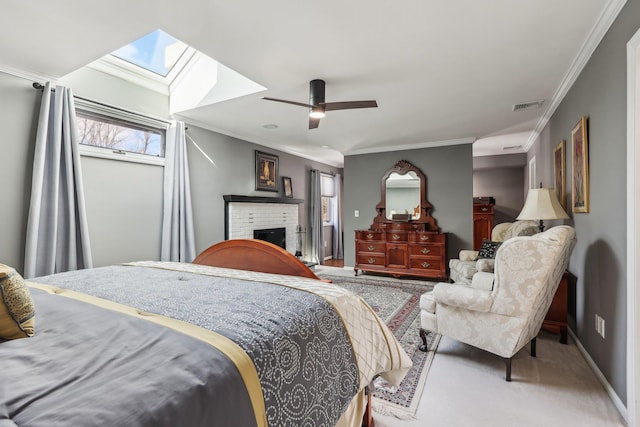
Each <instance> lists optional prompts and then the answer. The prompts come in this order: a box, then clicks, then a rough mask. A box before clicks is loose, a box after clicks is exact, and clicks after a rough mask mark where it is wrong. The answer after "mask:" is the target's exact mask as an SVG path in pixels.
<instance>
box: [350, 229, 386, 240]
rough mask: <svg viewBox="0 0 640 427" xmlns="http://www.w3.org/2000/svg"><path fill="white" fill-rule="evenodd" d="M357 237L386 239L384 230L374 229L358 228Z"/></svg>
mask: <svg viewBox="0 0 640 427" xmlns="http://www.w3.org/2000/svg"><path fill="white" fill-rule="evenodd" d="M356 239H357V240H378V241H384V232H383V231H373V230H358V231H356Z"/></svg>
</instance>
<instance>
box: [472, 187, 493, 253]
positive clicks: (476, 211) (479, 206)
mask: <svg viewBox="0 0 640 427" xmlns="http://www.w3.org/2000/svg"><path fill="white" fill-rule="evenodd" d="M495 203H496V201H495V199H494V198H493V197H474V198H473V250H474V251H479V250H480V247H481V246H482V241H483V240H484V239H487V240H491V230H493V223H494V211H493V207H494V205H495Z"/></svg>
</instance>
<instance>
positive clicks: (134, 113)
mask: <svg viewBox="0 0 640 427" xmlns="http://www.w3.org/2000/svg"><path fill="white" fill-rule="evenodd" d="M32 86H33V88H34V89H36V90H44V85H43V84H42V83H38V82H33V85H32ZM51 90H52V91H53V92H55V91H56V89H55V88H52V89H51ZM73 97H74V98H78V99H81V100H83V101H87V102H91V103H93V104H96V105H100V106H102V107H107V108H113V109H114V110H118V111H122V112H123V113H127V114H133V115H135V116H140V117H144V118H145V119H150V120H156V121H158V122H163V123H167V124H169V123H170V122H169V121H168V120H164V119H158V118H157V117H151V116H147V115H145V114H140V113H137V112H135V111H129V110H125V109H124V108H120V107H116V106H114V105H110V104H105V103H104V102H99V101H94V100H93V99H89V98H84V97H82V96H78V95H73Z"/></svg>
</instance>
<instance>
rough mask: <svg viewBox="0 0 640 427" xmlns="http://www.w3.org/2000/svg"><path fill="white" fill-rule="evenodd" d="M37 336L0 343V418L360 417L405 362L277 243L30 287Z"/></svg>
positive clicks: (229, 246)
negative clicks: (369, 392) (371, 394)
mask: <svg viewBox="0 0 640 427" xmlns="http://www.w3.org/2000/svg"><path fill="white" fill-rule="evenodd" d="M27 286H28V289H29V293H30V296H31V298H32V300H33V304H34V306H35V313H36V318H35V320H36V327H35V334H34V335H33V336H32V337H30V338H26V339H12V340H6V341H1V342H0V360H1V361H2V365H1V368H0V427H17V426H20V427H39V426H47V427H57V426H60V427H68V426H74V427H76V426H83V427H84V426H127V427H136V426H139V427H147V426H153V427H163V426H167V427H169V426H172V427H176V426H180V427H190V426H193V427H196V426H198V427H199V426H243V427H244V426H247V427H249V426H256V427H260V426H278V427H280V426H309V427H313V426H334V425H339V426H359V425H361V422H362V420H363V415H364V418H365V419H366V421H367V422H368V423H372V420H371V417H370V413H367V407H368V405H367V397H366V394H365V390H366V387H367V385H368V384H369V383H370V382H371V381H372V380H373V379H374V377H376V376H378V375H381V376H383V377H384V378H385V379H386V380H387V381H389V382H391V383H395V384H398V383H399V382H400V381H401V379H402V378H403V377H404V375H405V374H406V372H407V371H408V369H409V368H410V366H411V360H410V359H409V358H408V356H407V355H406V353H405V352H404V351H403V350H402V348H401V347H400V345H399V343H398V342H397V341H396V340H395V338H394V337H393V335H392V334H391V332H390V331H389V329H388V328H387V327H386V326H385V325H384V323H383V322H382V321H381V320H380V319H379V318H378V317H377V316H376V315H375V313H373V311H372V309H371V308H370V307H369V306H368V305H367V304H366V303H365V302H364V301H363V300H362V299H361V298H360V297H358V296H356V295H354V294H352V293H350V292H348V291H346V290H344V289H342V288H340V287H338V286H336V285H332V284H330V283H327V282H324V281H321V280H319V279H318V277H317V276H316V275H315V274H314V273H313V272H312V271H311V270H309V269H308V268H307V267H306V266H305V265H304V264H303V263H301V262H300V261H299V260H298V259H296V258H295V257H293V256H292V255H291V254H289V253H288V252H286V251H284V250H283V249H281V248H279V247H277V246H275V245H272V244H270V243H267V242H262V241H257V240H229V241H225V242H221V243H219V244H216V245H214V246H212V247H210V248H209V249H207V250H205V251H204V252H203V253H201V254H200V255H199V256H198V257H197V258H196V259H195V260H194V262H193V263H192V264H187V263H172V262H149V261H147V262H134V263H127V264H123V265H114V266H108V267H101V268H95V269H88V270H81V271H74V272H67V273H59V274H55V275H51V276H45V277H40V278H36V279H33V280H31V281H28V282H27Z"/></svg>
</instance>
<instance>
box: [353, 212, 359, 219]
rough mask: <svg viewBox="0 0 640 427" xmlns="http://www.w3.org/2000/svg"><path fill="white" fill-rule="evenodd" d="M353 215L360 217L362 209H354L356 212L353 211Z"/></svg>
mask: <svg viewBox="0 0 640 427" xmlns="http://www.w3.org/2000/svg"><path fill="white" fill-rule="evenodd" d="M353 216H354V217H356V218H358V217H359V216H360V211H358V210H357V211H354V212H353Z"/></svg>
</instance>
